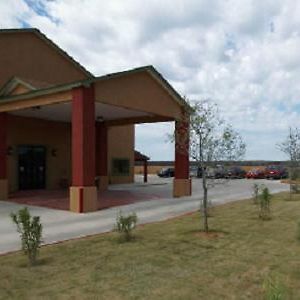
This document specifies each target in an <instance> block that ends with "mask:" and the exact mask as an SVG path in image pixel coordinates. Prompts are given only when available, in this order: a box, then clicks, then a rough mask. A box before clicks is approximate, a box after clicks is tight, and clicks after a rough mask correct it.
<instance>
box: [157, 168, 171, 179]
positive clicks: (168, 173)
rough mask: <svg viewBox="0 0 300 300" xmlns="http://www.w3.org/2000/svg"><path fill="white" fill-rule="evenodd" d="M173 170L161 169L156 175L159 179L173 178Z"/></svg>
mask: <svg viewBox="0 0 300 300" xmlns="http://www.w3.org/2000/svg"><path fill="white" fill-rule="evenodd" d="M174 173H175V172H174V168H162V169H161V170H160V171H159V172H158V173H157V175H158V176H159V177H174Z"/></svg>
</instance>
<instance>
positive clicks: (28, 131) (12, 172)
mask: <svg viewBox="0 0 300 300" xmlns="http://www.w3.org/2000/svg"><path fill="white" fill-rule="evenodd" d="M8 124H9V125H8V126H9V127H8V145H9V146H12V147H13V151H12V155H10V156H8V179H9V190H10V191H16V190H17V189H18V154H17V147H18V146H19V145H42V146H45V147H46V149H47V158H46V188H47V189H57V188H59V183H60V180H61V179H63V178H66V179H68V181H69V182H70V176H71V172H70V170H71V155H70V145H71V135H70V132H71V127H70V124H68V123H62V122H52V121H46V120H38V119H31V118H23V117H16V116H12V115H10V117H9V123H8ZM53 149H55V150H56V152H57V153H56V156H53V155H52V153H51V152H52V150H53Z"/></svg>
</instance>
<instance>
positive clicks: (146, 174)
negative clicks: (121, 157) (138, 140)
mask: <svg viewBox="0 0 300 300" xmlns="http://www.w3.org/2000/svg"><path fill="white" fill-rule="evenodd" d="M144 182H145V183H146V182H148V161H147V160H144Z"/></svg>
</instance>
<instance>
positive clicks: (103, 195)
mask: <svg viewBox="0 0 300 300" xmlns="http://www.w3.org/2000/svg"><path fill="white" fill-rule="evenodd" d="M160 198H162V197H161V196H159V195H154V194H148V193H141V192H136V191H127V190H124V191H122V190H119V191H105V192H100V193H99V194H98V209H99V210H101V209H105V208H109V207H114V206H121V205H126V204H131V203H136V202H140V201H149V200H154V199H160ZM9 201H11V202H14V203H18V204H25V205H34V206H42V207H48V208H54V209H61V210H69V193H68V191H67V190H55V191H48V190H35V191H19V192H16V193H13V194H11V195H10V197H9Z"/></svg>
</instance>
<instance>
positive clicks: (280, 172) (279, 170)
mask: <svg viewBox="0 0 300 300" xmlns="http://www.w3.org/2000/svg"><path fill="white" fill-rule="evenodd" d="M288 176H289V173H288V170H287V169H286V168H284V167H282V166H268V167H266V170H265V178H266V179H283V178H288Z"/></svg>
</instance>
